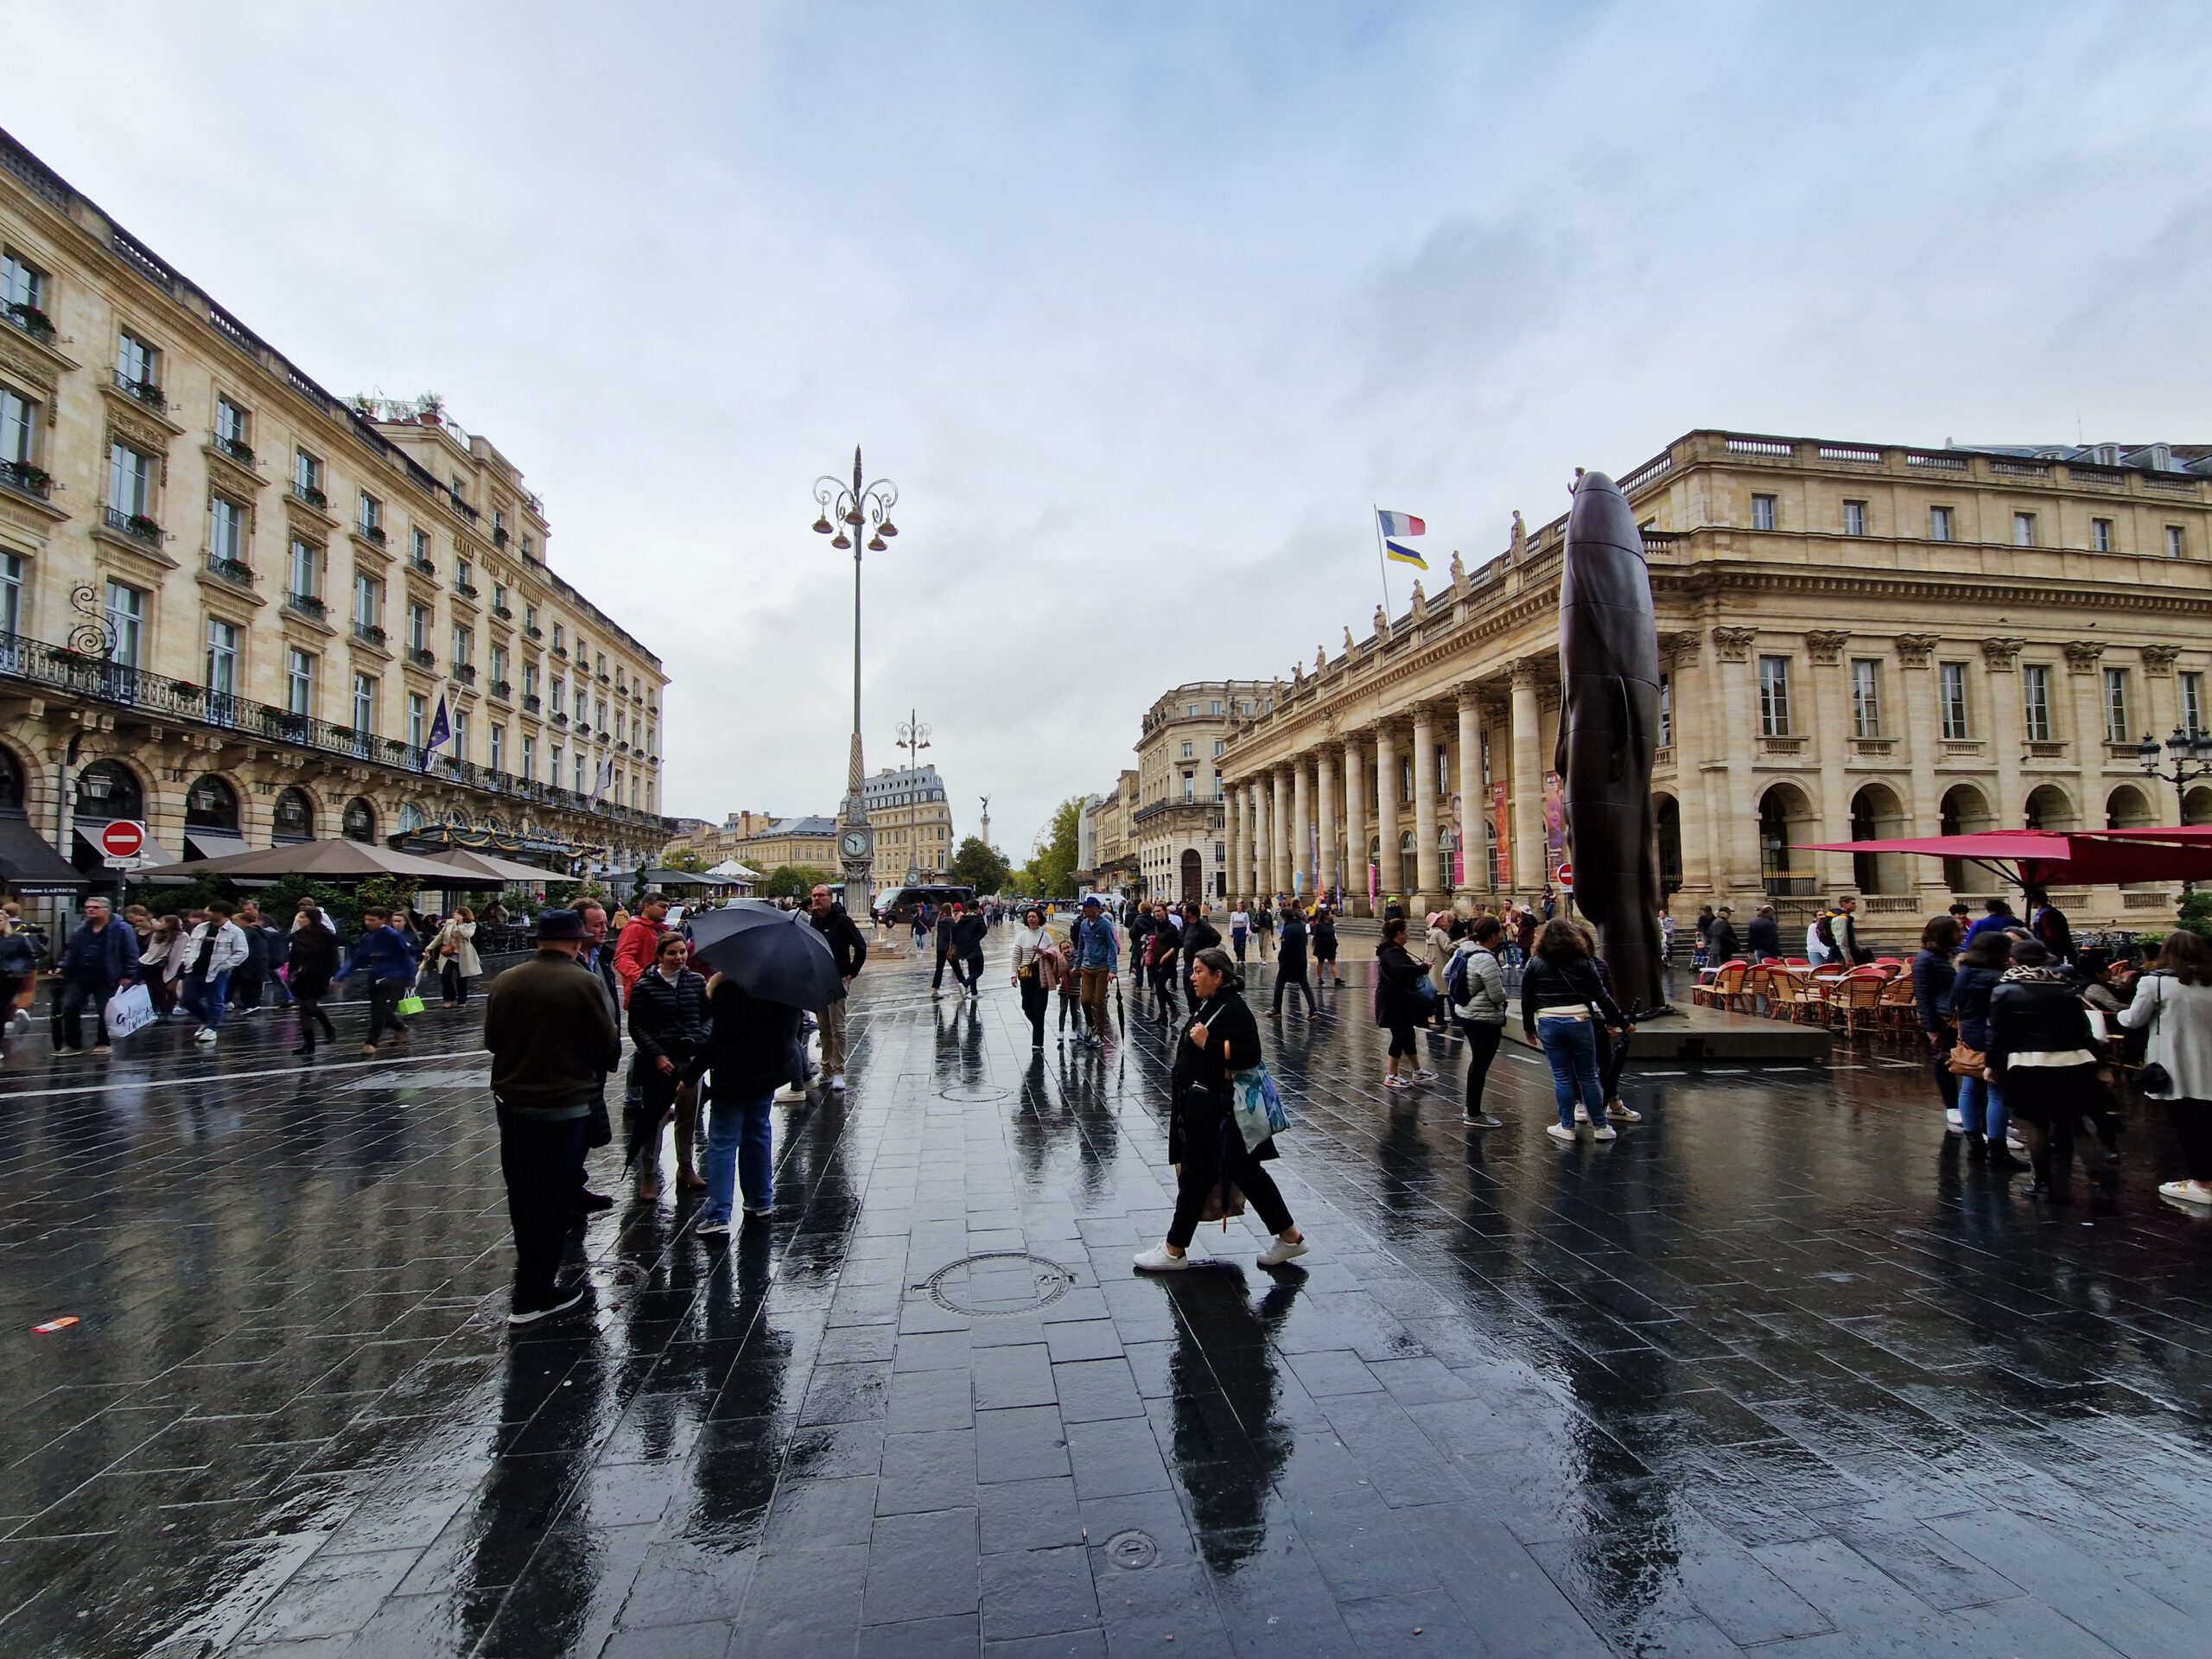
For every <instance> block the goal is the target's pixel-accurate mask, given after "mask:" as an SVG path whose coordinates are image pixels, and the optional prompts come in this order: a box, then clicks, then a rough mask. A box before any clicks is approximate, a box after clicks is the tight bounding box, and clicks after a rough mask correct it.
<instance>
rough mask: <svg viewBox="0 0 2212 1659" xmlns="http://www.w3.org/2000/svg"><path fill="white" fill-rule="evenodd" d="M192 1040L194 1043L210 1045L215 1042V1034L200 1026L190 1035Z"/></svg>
mask: <svg viewBox="0 0 2212 1659" xmlns="http://www.w3.org/2000/svg"><path fill="white" fill-rule="evenodd" d="M192 1040H193V1041H194V1042H195V1043H212V1042H213V1041H214V1040H215V1033H213V1032H212V1031H210V1030H208V1029H207V1027H205V1026H202V1027H200V1029H199V1030H197V1031H195V1032H194V1033H192Z"/></svg>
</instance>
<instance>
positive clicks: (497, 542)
mask: <svg viewBox="0 0 2212 1659" xmlns="http://www.w3.org/2000/svg"><path fill="white" fill-rule="evenodd" d="M509 539H510V537H508V535H507V532H506V529H505V526H504V525H502V526H501V527H500V528H499V529H498V530H495V531H493V532H492V545H493V546H494V547H496V548H499V549H501V550H505V547H506V545H507V543H508V541H509Z"/></svg>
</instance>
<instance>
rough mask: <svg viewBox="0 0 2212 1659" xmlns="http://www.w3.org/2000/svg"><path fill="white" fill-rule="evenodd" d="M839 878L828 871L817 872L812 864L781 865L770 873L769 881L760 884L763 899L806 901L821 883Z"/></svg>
mask: <svg viewBox="0 0 2212 1659" xmlns="http://www.w3.org/2000/svg"><path fill="white" fill-rule="evenodd" d="M836 879H837V878H836V876H834V875H832V874H829V871H827V870H817V869H816V868H814V867H813V866H812V865H811V864H779V865H777V866H776V868H774V869H772V870H771V871H769V872H768V879H767V880H766V881H763V882H762V883H761V884H760V896H761V897H762V898H763V899H804V898H805V897H806V895H807V894H808V893H811V892H813V891H814V889H815V887H816V885H817V883H819V882H823V881H835V880H836Z"/></svg>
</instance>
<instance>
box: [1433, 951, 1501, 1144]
mask: <svg viewBox="0 0 2212 1659" xmlns="http://www.w3.org/2000/svg"><path fill="white" fill-rule="evenodd" d="M1504 938H1505V930H1504V928H1503V926H1501V925H1499V923H1498V919H1497V917H1495V916H1478V917H1476V918H1475V921H1474V926H1473V928H1472V930H1471V931H1470V932H1469V933H1468V935H1467V937H1466V938H1463V939H1461V940H1460V941H1459V944H1456V945H1454V946H1453V947H1452V959H1451V961H1450V962H1448V963H1446V964H1445V968H1444V1000H1445V1001H1446V1003H1447V1004H1448V1005H1449V1006H1450V1007H1451V1010H1452V1019H1453V1020H1457V1021H1458V1022H1459V1031H1460V1033H1461V1035H1463V1036H1464V1037H1465V1038H1466V1039H1467V1110H1466V1118H1465V1122H1466V1124H1467V1127H1468V1128H1471V1129H1495V1128H1502V1127H1503V1124H1504V1120H1503V1118H1500V1117H1497V1116H1494V1115H1493V1114H1491V1112H1489V1111H1487V1110H1485V1109H1484V1105H1483V1085H1484V1083H1485V1082H1486V1081H1487V1079H1488V1078H1489V1077H1490V1068H1491V1062H1492V1061H1493V1060H1495V1059H1497V1046H1498V1043H1499V1041H1500V1039H1503V1037H1504V1035H1505V1009H1506V997H1505V970H1504V969H1503V967H1502V966H1501V965H1500V964H1499V963H1498V960H1497V947H1498V945H1499V944H1500V943H1501V942H1502V941H1503V939H1504Z"/></svg>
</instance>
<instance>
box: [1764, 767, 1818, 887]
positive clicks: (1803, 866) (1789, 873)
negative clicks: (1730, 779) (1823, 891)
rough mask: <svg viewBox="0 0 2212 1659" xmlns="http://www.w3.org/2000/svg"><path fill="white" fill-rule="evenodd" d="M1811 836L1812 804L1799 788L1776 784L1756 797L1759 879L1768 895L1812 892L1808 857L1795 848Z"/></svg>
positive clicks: (1809, 839)
mask: <svg viewBox="0 0 2212 1659" xmlns="http://www.w3.org/2000/svg"><path fill="white" fill-rule="evenodd" d="M1814 839H1815V834H1814V829H1813V804H1812V802H1811V801H1809V800H1808V799H1807V798H1806V797H1805V791H1803V790H1802V789H1800V788H1798V787H1797V785H1795V784H1776V785H1773V786H1772V787H1771V788H1770V789H1769V790H1768V791H1766V793H1765V794H1764V795H1762V796H1760V797H1759V880H1760V884H1761V885H1762V886H1763V887H1765V889H1766V893H1767V897H1768V898H1770V899H1804V898H1809V897H1810V896H1811V895H1812V892H1813V871H1812V860H1811V858H1810V857H1809V856H1808V855H1805V854H1802V853H1800V852H1799V851H1798V850H1797V849H1798V848H1799V847H1801V846H1802V845H1803V844H1804V843H1806V842H1810V841H1812V840H1814Z"/></svg>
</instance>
